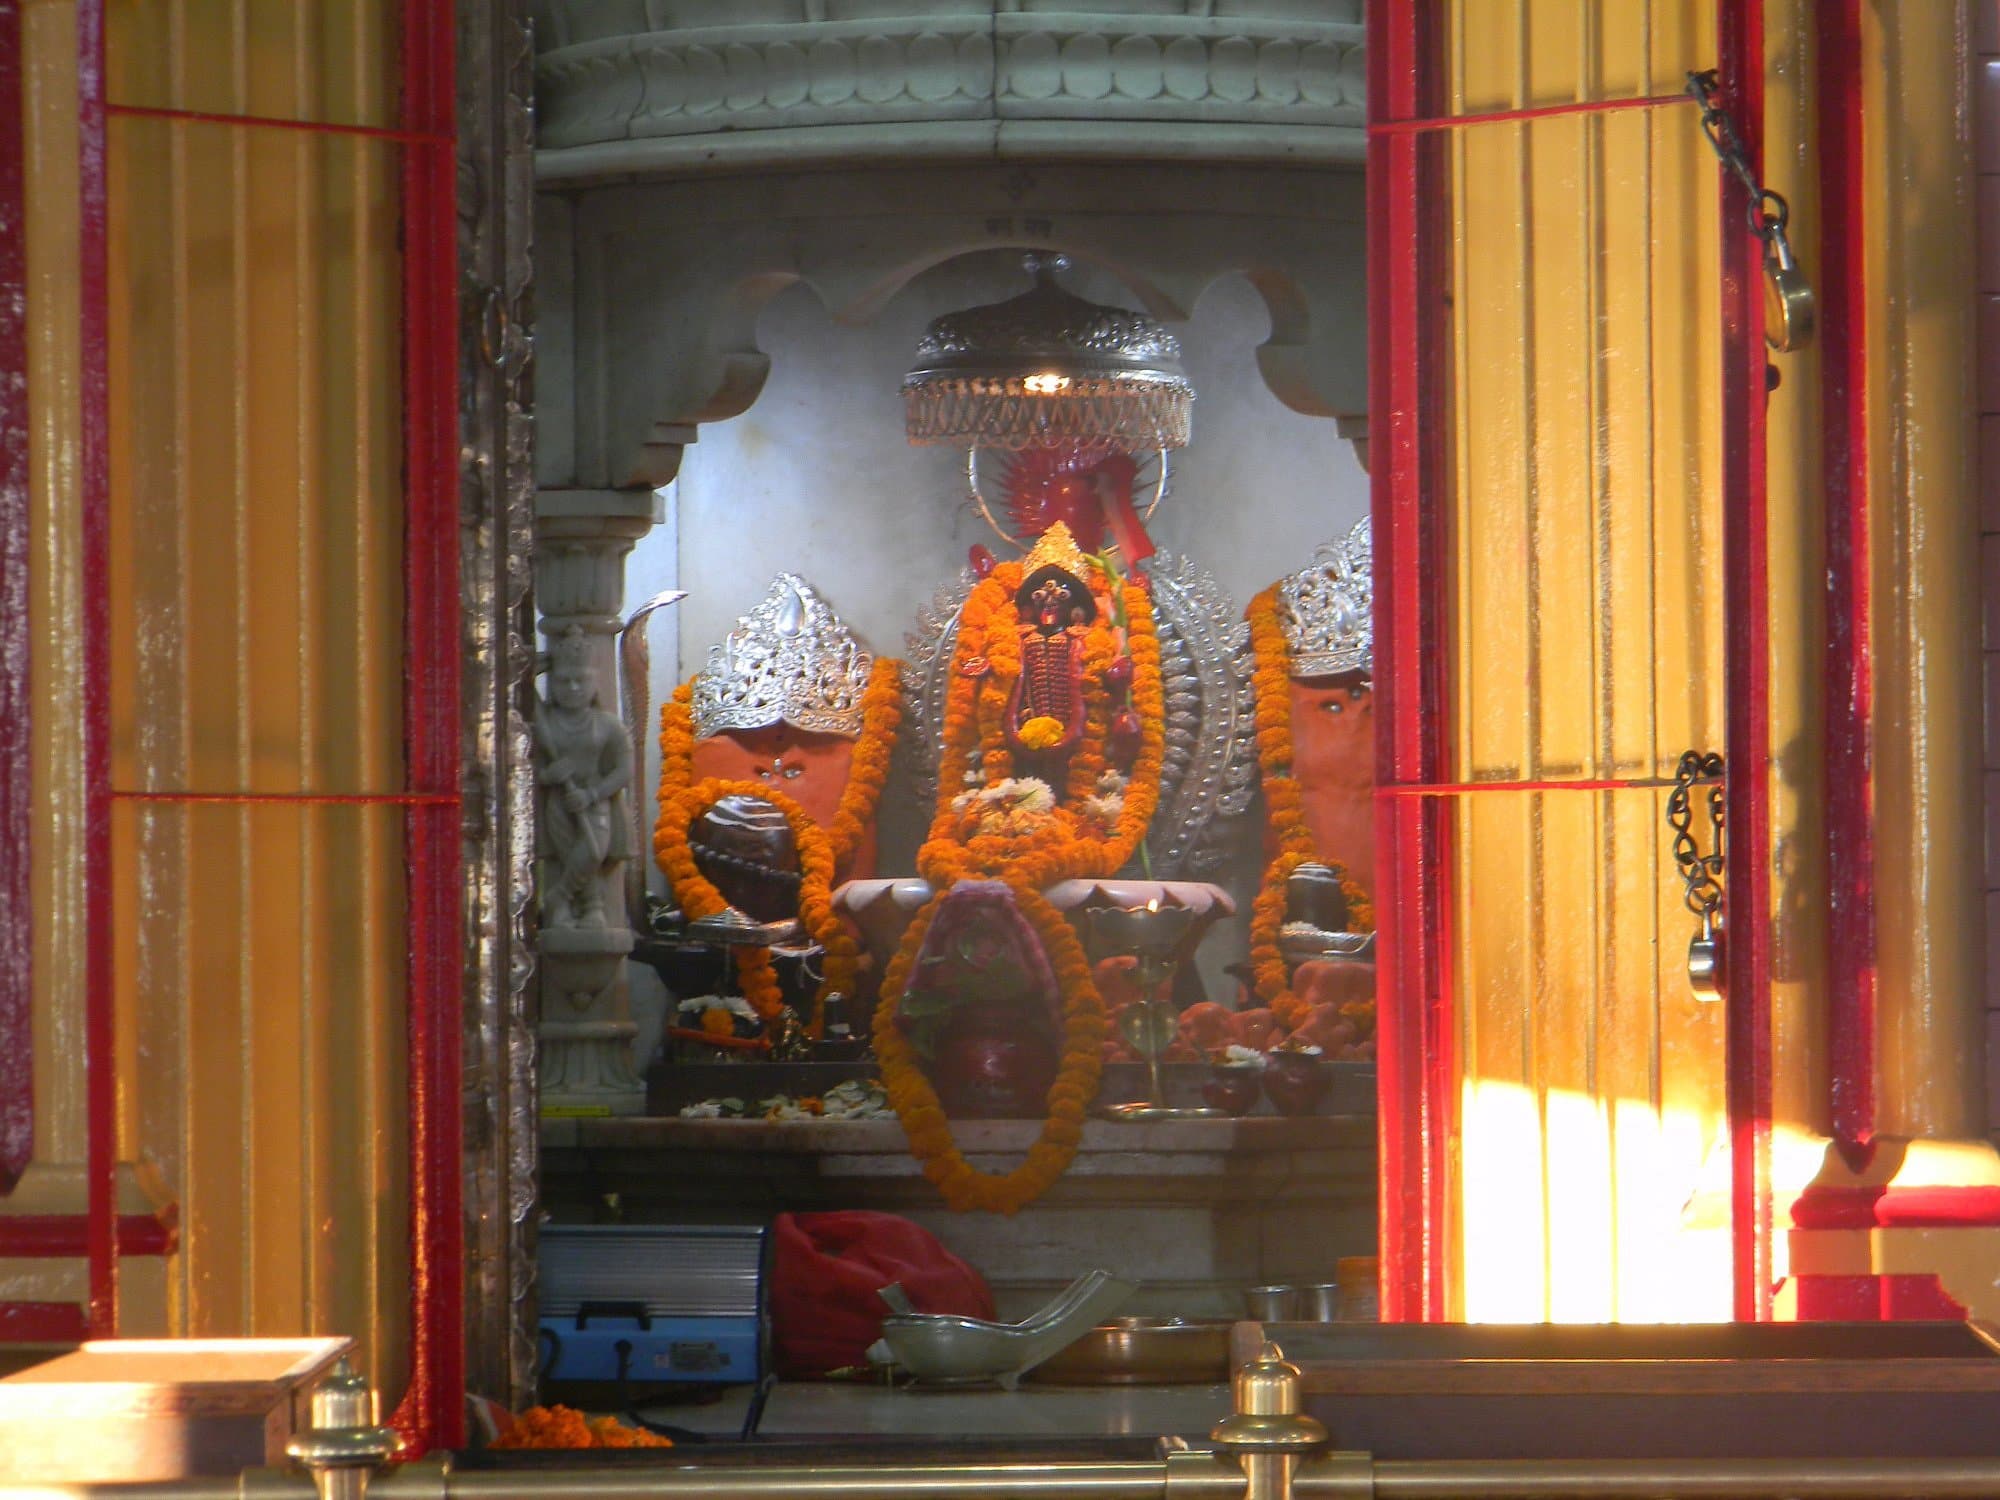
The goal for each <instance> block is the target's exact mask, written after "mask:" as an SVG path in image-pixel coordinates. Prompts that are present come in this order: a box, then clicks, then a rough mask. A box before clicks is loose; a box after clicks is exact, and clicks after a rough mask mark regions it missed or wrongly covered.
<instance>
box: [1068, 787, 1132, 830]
mask: <svg viewBox="0 0 2000 1500" xmlns="http://www.w3.org/2000/svg"><path fill="white" fill-rule="evenodd" d="M1077 810H1078V811H1079V812H1081V813H1082V814H1083V815H1084V816H1085V817H1086V818H1095V819H1097V821H1098V822H1100V823H1104V824H1107V825H1109V824H1112V823H1116V822H1117V821H1118V819H1119V817H1120V815H1121V814H1123V813H1124V811H1125V799H1124V798H1123V797H1121V796H1117V795H1115V794H1114V795H1111V796H1104V797H1085V798H1084V799H1083V800H1082V801H1081V802H1079V803H1078V804H1077Z"/></svg>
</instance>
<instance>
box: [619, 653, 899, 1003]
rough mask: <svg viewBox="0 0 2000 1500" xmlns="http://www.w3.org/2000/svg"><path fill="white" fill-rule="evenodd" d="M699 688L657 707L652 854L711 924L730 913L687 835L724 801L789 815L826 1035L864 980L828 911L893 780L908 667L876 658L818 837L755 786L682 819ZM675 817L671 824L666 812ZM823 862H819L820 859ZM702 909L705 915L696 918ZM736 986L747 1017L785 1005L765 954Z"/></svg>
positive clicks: (799, 815)
mask: <svg viewBox="0 0 2000 1500" xmlns="http://www.w3.org/2000/svg"><path fill="white" fill-rule="evenodd" d="M694 683H695V679H694V678H692V677H690V678H689V679H688V680H687V681H686V682H684V683H682V684H681V685H680V686H679V687H678V688H676V689H675V690H674V695H673V697H672V698H671V699H669V700H668V701H667V702H666V703H664V704H662V705H661V707H660V821H659V823H658V825H657V826H656V828H655V829H654V833H653V848H654V852H655V853H656V854H657V856H658V858H659V861H660V868H661V869H662V870H663V871H665V872H666V876H667V879H668V881H669V882H670V883H671V884H672V886H673V889H674V894H675V896H676V898H677V899H678V900H679V901H680V902H681V905H682V908H683V909H684V910H686V911H687V912H688V914H689V915H690V916H693V917H696V918H700V917H705V916H712V915H714V914H715V913H716V912H719V911H721V910H722V909H723V907H724V906H725V905H726V904H727V903H726V902H724V901H723V900H722V897H721V894H720V893H719V892H718V891H717V890H716V889H715V887H714V885H713V884H711V883H710V882H709V881H708V880H706V879H705V878H704V877H703V876H702V874H701V871H700V870H699V869H698V868H697V867H696V865H695V862H694V854H693V851H692V850H691V849H690V848H689V846H688V830H689V829H690V828H691V827H693V825H694V822H695V820H696V819H697V818H699V817H700V816H701V815H702V814H703V813H705V812H707V811H708V809H709V808H710V807H713V806H714V805H715V803H716V802H717V801H719V800H720V799H721V797H724V796H731V795H741V796H749V797H761V798H763V799H764V800H765V801H766V802H769V803H770V804H771V805H772V806H773V807H776V808H777V809H778V810H779V811H781V812H783V813H784V815H785V820H786V821H787V822H788V823H790V824H791V826H792V835H793V838H794V839H795V841H796V842H797V845H798V852H799V866H800V872H801V880H800V884H799V920H800V921H801V922H802V923H803V924H804V925H805V929H806V931H807V933H809V934H810V935H811V936H812V938H813V940H814V941H815V942H817V943H818V944H819V945H820V946H821V948H822V949H824V950H825V959H824V961H823V965H822V969H821V975H822V977H821V980H820V986H819V989H818V991H817V992H816V993H815V994H814V997H813V1014H812V1020H811V1023H810V1031H811V1034H812V1035H813V1036H814V1037H818V1036H820V1035H821V1034H822V1033H823V1032H824V1030H825V1026H826V997H827V996H828V995H831V994H834V993H836V992H839V993H843V994H852V993H853V992H854V982H855V979H856V977H857V975H858V974H859V972H860V966H861V949H860V945H859V944H858V943H856V942H855V940H854V938H853V937H852V936H851V935H850V934H849V932H848V930H847V928H846V926H845V924H843V923H842V922H841V921H840V919H839V918H838V917H837V916H835V915H834V912H833V906H832V902H831V892H832V884H833V876H834V873H835V871H837V870H838V869H839V868H840V867H841V866H842V865H844V864H845V863H846V862H847V861H848V860H849V859H851V858H852V857H853V855H854V851H855V850H856V849H858V848H859V847H860V846H861V840H862V837H863V835H864V834H865V833H866V831H867V828H868V825H869V824H870V823H871V822H873V820H874V817H875V809H876V807H877V806H878V805H879V804H880V802H881V799H882V784H883V783H884V782H885V781H886V780H888V776H889V757H890V753H891V752H892V751H893V750H894V748H895V744H896V731H897V730H898V729H899V728H900V727H901V726H902V722H903V667H902V663H901V662H899V661H897V660H896V659H895V658H894V657H888V656H878V657H876V658H875V664H874V666H873V667H871V668H870V669H869V673H868V686H867V687H866V688H865V689H863V691H862V695H861V733H860V734H859V735H858V736H856V738H855V741H854V755H853V758H852V760H851V761H850V762H849V764H848V771H847V785H846V786H845V787H843V788H842V789H841V794H840V803H839V805H838V806H837V807H835V809H834V814H833V821H832V823H831V824H830V825H828V827H827V828H826V829H824V830H822V829H821V828H820V826H819V824H818V823H816V822H814V821H813V819H812V816H811V815H810V814H809V813H807V812H806V810H805V809H804V808H802V807H800V806H799V805H798V804H797V803H796V802H794V801H792V799H791V798H789V797H786V796H784V795H783V794H782V793H779V792H775V791H773V790H772V789H771V788H769V787H766V786H763V785H761V784H759V783H756V782H747V781H744V782H732V783H721V782H707V783H703V785H728V786H729V787H731V788H732V790H731V791H727V792H721V793H718V794H717V795H716V796H715V797H711V798H709V799H708V800H707V801H706V802H705V803H702V804H701V805H700V806H698V807H695V808H693V810H691V811H689V812H688V814H687V816H686V817H685V818H683V817H681V816H680V810H679V807H678V803H679V802H680V800H682V799H684V798H685V797H686V796H687V795H688V794H690V793H692V792H693V791H694V790H695V788H694V787H693V786H692V785H691V783H692V782H693V781H694ZM670 804H674V805H675V815H674V816H673V817H672V818H669V816H668V810H669V805H670ZM822 854H823V855H824V859H823V860H822V858H821V856H822ZM820 863H824V865H825V867H826V868H825V878H824V879H823V880H820V881H817V882H812V881H810V880H809V867H811V866H816V865H818V864H820ZM696 903H699V904H700V905H702V906H703V907H704V908H705V909H704V910H699V911H697V910H695V904H696ZM736 973H737V979H738V982H739V983H740V984H741V986H742V989H743V994H744V998H746V999H747V1000H749V1002H750V1005H751V1008H752V1009H753V1010H755V1011H756V1012H757V1014H758V1015H759V1016H761V1017H763V1018H764V1020H765V1021H766V1022H767V1023H768V1022H770V1021H771V1020H773V1019H775V1018H776V1016H777V1014H778V1011H779V1009H780V1007H782V1005H783V1004H784V999H783V995H782V993H781V991H780V989H779V986H778V974H777V970H776V969H775V968H774V967H773V966H772V964H771V955H770V952H769V950H767V949H763V948H745V949H741V950H739V952H738V954H737V968H736Z"/></svg>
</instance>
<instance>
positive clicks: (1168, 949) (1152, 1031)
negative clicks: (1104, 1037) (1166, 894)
mask: <svg viewBox="0 0 2000 1500" xmlns="http://www.w3.org/2000/svg"><path fill="white" fill-rule="evenodd" d="M1203 915H1204V914H1203V913H1201V912H1197V911H1194V910H1192V909H1190V908H1188V907H1185V906H1162V905H1161V904H1160V900H1159V898H1158V897H1157V896H1156V897H1154V898H1153V899H1152V900H1150V901H1148V902H1147V903H1146V904H1145V905H1144V906H1094V907H1091V908H1090V909H1089V911H1088V913H1087V916H1088V918H1089V922H1090V939H1091V946H1092V947H1093V948H1095V949H1096V950H1097V951H1098V952H1099V953H1100V954H1101V955H1102V956H1104V957H1107V958H1108V957H1112V956H1115V955H1120V954H1129V955H1130V956H1132V957H1133V958H1136V959H1137V960H1138V972H1137V974H1136V975H1135V976H1134V977H1135V978H1136V979H1137V980H1138V982H1139V995H1140V998H1139V999H1138V1000H1135V1001H1134V1002H1133V1003H1132V1004H1130V1005H1128V1006H1127V1007H1126V1008H1125V1011H1124V1013H1123V1015H1122V1016H1121V1017H1120V1020H1119V1026H1120V1029H1121V1030H1122V1031H1123V1033H1124V1037H1125V1041H1126V1044H1127V1045H1128V1046H1130V1047H1131V1048H1132V1050H1133V1051H1134V1052H1136V1053H1138V1054H1139V1055H1140V1056H1141V1057H1143V1058H1145V1059H1146V1082H1147V1097H1146V1098H1145V1099H1139V1100H1133V1101H1130V1102H1128V1103H1124V1104H1110V1105H1106V1106H1105V1107H1104V1108H1103V1109H1101V1110H1100V1111H1099V1113H1100V1114H1102V1115H1103V1116H1104V1118H1106V1119H1107V1120H1212V1119H1219V1118H1220V1117H1221V1116H1222V1114H1223V1111H1221V1110H1219V1109H1208V1108H1192V1109H1187V1108H1176V1107H1173V1106H1171V1105H1169V1104H1168V1103H1167V1100H1166V1092H1165V1089H1164V1087H1163V1086H1162V1084H1161V1082H1160V1054H1161V1053H1162V1052H1164V1051H1166V1049H1167V1048H1168V1046H1169V1045H1171V1044H1172V1042H1173V1040H1174V1034H1175V1032H1176V1031H1177V1030H1178V1028H1179V1025H1180V1013H1179V1011H1178V1010H1177V1009H1176V1007H1175V1006H1174V1003H1173V1001H1172V1000H1171V999H1162V998H1161V995H1162V992H1163V991H1164V992H1171V989H1172V983H1173V977H1174V975H1175V973H1176V972H1177V971H1178V970H1179V969H1180V964H1181V953H1182V951H1183V949H1184V947H1185V946H1186V943H1187V939H1188V935H1189V933H1190V932H1192V931H1194V930H1195V928H1196V925H1197V923H1199V922H1200V921H1201V919H1202V917H1203Z"/></svg>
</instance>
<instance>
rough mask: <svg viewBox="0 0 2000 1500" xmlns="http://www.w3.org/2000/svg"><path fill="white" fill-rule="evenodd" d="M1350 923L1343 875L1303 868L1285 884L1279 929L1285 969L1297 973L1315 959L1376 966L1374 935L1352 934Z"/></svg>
mask: <svg viewBox="0 0 2000 1500" xmlns="http://www.w3.org/2000/svg"><path fill="white" fill-rule="evenodd" d="M1349 922H1350V917H1349V913H1348V910H1347V895H1346V892H1345V891H1344V890H1343V889H1342V888H1341V882H1340V872H1339V871H1338V870H1336V869H1334V868H1333V867H1332V866H1331V865H1323V864H1318V863H1312V864H1303V865H1300V866H1299V867H1298V868H1297V869H1296V870H1294V871H1292V873H1291V877H1290V878H1289V879H1288V880H1286V882H1285V922H1284V925H1283V926H1282V927H1280V928H1279V929H1278V951H1279V953H1280V954H1282V955H1283V957H1284V960H1285V966H1286V967H1287V968H1288V969H1295V968H1297V967H1298V966H1299V965H1300V964H1302V963H1305V962H1306V961H1307V960H1309V959H1316V958H1335V959H1340V958H1344V959H1353V960H1357V961H1360V962H1364V963H1369V962H1373V961H1374V958H1375V934H1374V933H1372V932H1350V931H1348V930H1347V929H1348V926H1349Z"/></svg>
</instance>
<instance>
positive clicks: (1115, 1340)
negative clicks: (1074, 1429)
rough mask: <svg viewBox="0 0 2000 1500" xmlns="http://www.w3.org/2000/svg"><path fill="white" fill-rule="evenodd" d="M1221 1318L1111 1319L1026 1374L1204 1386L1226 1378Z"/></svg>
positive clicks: (1074, 1381) (1054, 1379) (1055, 1379)
mask: <svg viewBox="0 0 2000 1500" xmlns="http://www.w3.org/2000/svg"><path fill="white" fill-rule="evenodd" d="M1232 1326H1233V1325H1232V1324H1230V1323H1229V1322H1228V1321H1227V1320H1226V1319H1187V1320H1183V1319H1180V1318H1113V1319H1112V1320H1111V1321H1110V1322H1108V1323H1100V1324H1099V1325H1098V1326H1097V1327H1095V1328H1093V1329H1091V1330H1090V1332H1088V1333H1086V1334H1085V1335H1084V1336H1083V1337H1082V1338H1080V1339H1078V1340H1077V1341H1076V1342H1075V1343H1074V1344H1071V1345H1070V1346H1069V1347H1068V1348H1067V1349H1065V1350H1063V1351H1062V1352H1061V1353H1060V1354H1057V1355H1054V1356H1053V1357H1051V1358H1050V1359H1048V1360H1046V1361H1044V1362H1043V1363H1042V1364H1040V1365H1037V1366H1036V1367H1035V1368H1034V1370H1033V1371H1031V1372H1030V1373H1029V1375H1028V1378H1029V1379H1030V1380H1033V1381H1038V1382H1044V1383H1047V1384H1050V1385H1206V1384H1210V1383H1214V1382H1220V1381H1225V1380H1227V1379H1228V1378H1229V1330H1230V1328H1231V1327H1232Z"/></svg>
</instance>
